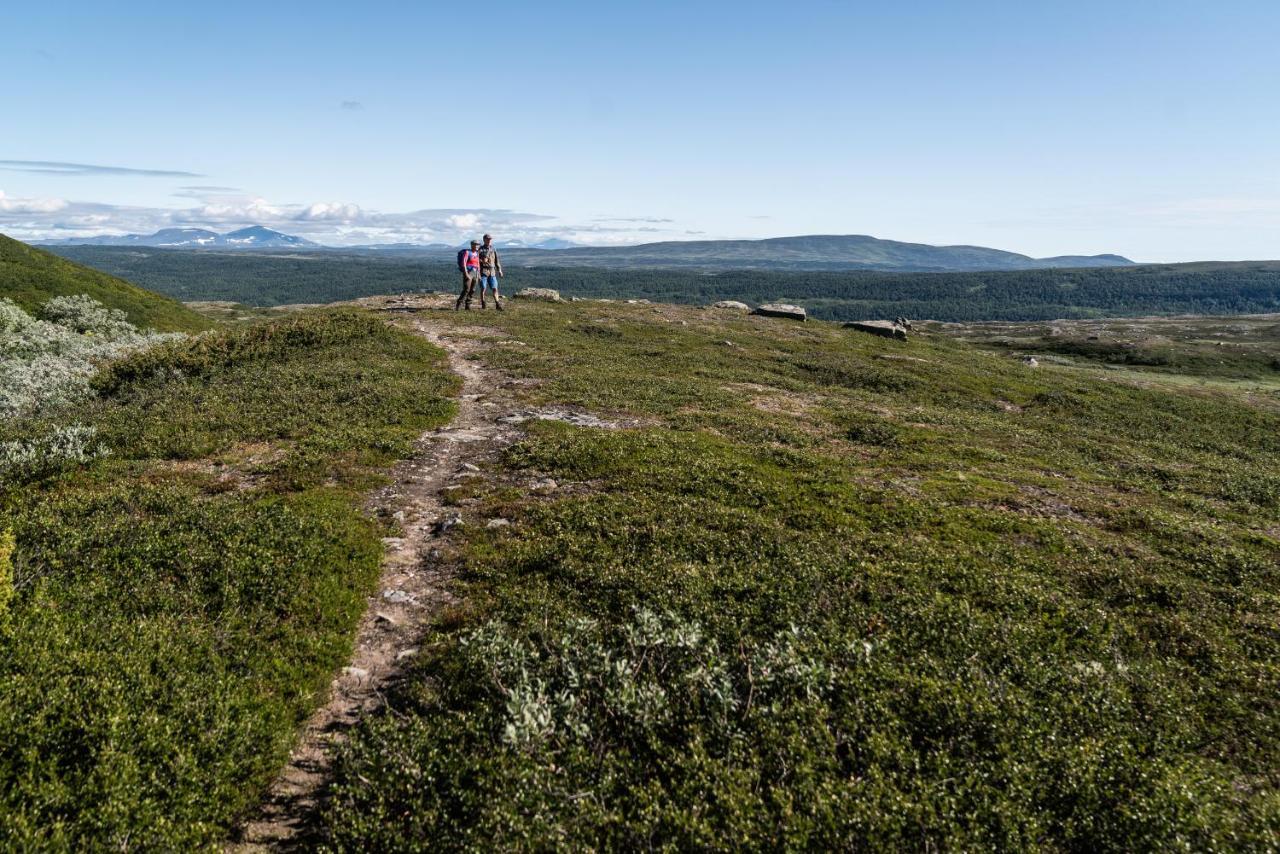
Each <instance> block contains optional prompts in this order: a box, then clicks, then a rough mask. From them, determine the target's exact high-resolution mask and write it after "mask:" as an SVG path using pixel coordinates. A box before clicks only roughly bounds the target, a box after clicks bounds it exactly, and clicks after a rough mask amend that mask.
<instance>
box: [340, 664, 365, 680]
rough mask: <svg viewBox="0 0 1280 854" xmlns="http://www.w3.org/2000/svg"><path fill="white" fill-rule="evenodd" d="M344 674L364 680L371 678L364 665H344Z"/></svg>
mask: <svg viewBox="0 0 1280 854" xmlns="http://www.w3.org/2000/svg"><path fill="white" fill-rule="evenodd" d="M342 675H343V676H350V677H351V678H352V679H359V680H360V681H361V682H363V681H364V680H365V679H368V678H369V671H368V670H365V669H364V668H363V667H344V668H342Z"/></svg>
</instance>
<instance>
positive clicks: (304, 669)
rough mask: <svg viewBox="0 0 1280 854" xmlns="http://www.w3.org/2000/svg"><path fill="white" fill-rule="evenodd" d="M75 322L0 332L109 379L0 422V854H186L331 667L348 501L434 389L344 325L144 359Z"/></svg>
mask: <svg viewBox="0 0 1280 854" xmlns="http://www.w3.org/2000/svg"><path fill="white" fill-rule="evenodd" d="M68 309H70V310H68ZM90 309H91V307H89V306H88V305H87V304H86V303H83V302H78V301H74V300H73V301H71V302H66V301H61V302H51V303H49V304H47V305H45V306H44V307H43V308H42V309H41V316H42V318H43V319H42V320H32V319H30V318H28V319H27V320H23V319H22V317H19V316H18V315H17V314H15V313H14V312H15V310H14V309H13V308H12V307H7V309H6V311H7V313H6V314H5V315H4V316H5V317H6V318H8V323H9V325H7V326H6V327H5V330H4V331H2V332H0V341H3V342H4V346H5V347H6V348H7V349H6V350H5V352H6V354H7V356H12V354H13V353H15V352H21V353H26V354H28V355H30V354H32V353H35V354H36V358H39V357H40V354H46V353H49V352H52V353H54V354H55V355H57V356H58V357H59V358H62V357H66V358H71V357H72V356H75V358H80V356H82V355H84V353H86V352H87V351H86V349H85V348H86V347H88V349H89V350H91V351H92V353H93V358H92V359H91V360H90V361H89V362H88V364H91V365H97V363H98V361H99V358H100V357H103V358H105V357H106V356H108V355H109V356H110V357H111V361H110V362H108V363H107V364H105V365H98V367H97V370H96V373H93V374H92V376H91V378H90V379H89V380H88V382H85V381H84V378H85V376H86V375H87V371H82V370H80V368H79V367H77V368H76V371H77V374H76V376H77V381H76V384H75V389H76V394H75V395H74V397H75V400H74V402H73V401H72V400H71V399H70V398H65V399H64V398H63V397H62V396H45V395H42V394H35V395H34V396H33V397H32V398H31V400H29V401H28V403H31V402H32V401H34V402H35V403H37V404H38V405H35V406H29V405H24V406H22V407H17V408H15V409H13V410H11V411H10V414H9V415H8V417H6V418H4V419H0V459H3V465H4V466H5V469H4V471H3V472H0V686H3V690H0V848H5V849H12V850H51V849H52V850H58V849H64V850H104V849H115V850H189V849H191V848H195V847H199V846H202V845H207V844H210V843H213V842H216V841H217V840H219V839H221V838H223V837H224V835H225V834H226V832H227V829H228V827H229V825H230V824H231V823H232V822H233V821H234V820H235V819H236V818H237V817H238V816H240V815H241V814H243V812H244V811H245V810H247V809H250V808H252V807H253V806H254V804H255V803H256V802H257V799H258V797H259V795H260V793H261V791H262V789H263V787H264V786H265V784H266V783H267V782H268V780H269V779H270V777H271V776H272V775H273V773H274V772H275V770H276V769H277V768H278V767H279V765H280V763H281V761H282V759H283V757H284V755H285V753H286V752H287V750H288V748H289V745H290V743H291V741H292V739H293V736H294V734H295V732H296V729H297V726H298V724H299V722H300V721H301V720H302V719H303V718H304V717H305V716H306V715H307V714H308V712H309V711H310V710H311V709H312V708H313V706H314V705H315V704H316V703H317V702H318V700H319V697H320V696H321V693H322V690H323V689H324V687H325V686H326V685H327V684H328V680H329V679H330V676H331V674H332V672H333V671H334V670H335V669H336V668H338V667H340V666H341V664H342V663H343V662H344V661H345V660H346V659H347V657H348V655H349V653H350V643H351V640H350V638H351V633H352V630H353V627H354V625H355V621H356V619H357V617H358V616H359V614H360V613H361V611H362V610H363V605H364V597H365V595H366V594H367V592H368V590H369V589H370V586H371V585H372V583H373V581H374V579H375V578H376V575H377V572H378V566H379V561H380V557H381V553H382V548H381V543H380V540H379V538H380V536H382V535H383V534H384V533H385V532H384V531H383V530H382V529H381V528H380V526H379V525H378V524H377V523H376V522H375V521H373V520H371V519H369V518H368V517H367V516H366V515H365V514H364V513H362V512H361V510H360V503H361V497H362V496H363V494H364V493H365V491H366V490H367V489H368V488H369V487H370V486H371V485H372V484H374V483H377V482H379V480H380V478H381V474H380V473H381V471H382V470H383V469H384V468H385V467H386V466H387V465H388V464H389V463H390V462H391V461H392V460H393V459H396V458H397V457H399V456H401V455H404V454H406V453H407V452H408V450H409V448H410V442H411V440H412V439H413V438H414V437H416V436H417V435H418V434H419V433H420V432H421V431H422V430H424V429H426V428H428V427H430V426H432V425H437V424H440V423H443V422H444V421H446V420H447V418H448V417H449V415H450V412H451V407H452V404H451V403H450V401H449V397H450V395H452V393H453V392H454V389H455V383H454V381H453V379H452V378H451V377H450V375H449V374H448V373H447V371H446V370H445V369H444V365H443V362H442V359H441V354H440V353H439V351H438V350H436V349H434V348H432V347H430V346H429V345H427V344H425V343H424V342H422V341H421V340H420V339H417V338H414V337H412V336H409V335H406V334H403V333H400V332H397V331H394V330H391V329H389V328H387V327H386V326H385V325H383V324H382V323H380V322H379V321H377V320H374V319H371V318H369V317H368V316H365V315H362V314H358V313H355V312H331V313H310V314H304V315H299V316H296V317H290V318H285V319H279V320H275V321H271V322H268V323H265V324H260V325H252V326H246V327H241V328H236V329H232V330H226V331H215V332H210V333H206V334H204V335H201V336H199V337H195V338H182V339H171V340H167V341H161V342H158V343H157V342H154V341H148V342H145V343H147V344H148V345H149V346H146V347H145V348H142V347H138V346H135V345H137V344H139V343H144V342H139V341H137V340H135V338H134V337H133V336H134V333H132V332H129V331H128V330H126V329H124V328H123V327H122V326H120V327H113V328H114V329H115V330H116V331H115V332H112V333H110V334H104V332H103V326H102V325H101V322H102V321H103V318H104V317H105V318H107V319H108V320H110V321H111V323H115V322H116V321H118V320H119V318H118V317H117V316H116V315H115V314H112V313H110V312H108V313H107V314H106V315H103V314H102V313H101V312H98V310H97V309H92V310H90ZM15 318H16V320H15ZM85 318H91V319H92V320H93V322H92V323H89V324H87V325H86V324H85V323H83V322H82V321H84V320H85ZM15 330H16V331H15ZM42 332H43V333H48V336H47V337H48V338H49V339H50V340H52V341H53V342H55V343H54V344H47V342H46V344H40V345H39V346H35V345H33V344H32V343H31V342H32V341H36V340H37V339H41V336H40V335H39V334H38V333H42ZM72 336H78V338H73V337H72ZM79 338H94V339H97V338H102V339H103V342H104V343H102V345H101V346H102V347H105V348H106V350H101V349H94V348H97V347H99V344H97V343H94V344H92V346H90V345H83V344H82V343H76V341H78V339H79ZM41 340H43V339H41ZM121 341H127V342H129V343H128V346H126V347H124V348H123V349H124V350H128V351H129V352H127V353H126V352H123V350H122V349H116V348H117V345H118V344H119V342H121ZM15 342H16V343H15ZM68 342H70V343H68ZM112 342H115V343H112ZM42 348H43V349H42ZM50 348H52V349H50ZM108 351H109V352H108ZM76 364H77V365H79V364H80V363H76ZM60 387H61V386H59V388H60ZM73 403H74V405H72V404H73Z"/></svg>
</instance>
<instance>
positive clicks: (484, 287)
mask: <svg viewBox="0 0 1280 854" xmlns="http://www.w3.org/2000/svg"><path fill="white" fill-rule="evenodd" d="M488 294H489V277H488V276H486V275H484V274H483V273H481V274H480V308H484V307H485V302H484V298H485V297H486V296H488Z"/></svg>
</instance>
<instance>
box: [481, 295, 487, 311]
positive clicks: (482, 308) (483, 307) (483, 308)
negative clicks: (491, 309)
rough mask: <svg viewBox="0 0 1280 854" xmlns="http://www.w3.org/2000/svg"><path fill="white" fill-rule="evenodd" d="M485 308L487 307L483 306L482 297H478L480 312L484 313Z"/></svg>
mask: <svg viewBox="0 0 1280 854" xmlns="http://www.w3.org/2000/svg"><path fill="white" fill-rule="evenodd" d="M486 307H487V306H485V304H484V297H480V310H481V311H484V310H485V308H486Z"/></svg>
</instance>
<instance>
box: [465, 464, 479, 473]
mask: <svg viewBox="0 0 1280 854" xmlns="http://www.w3.org/2000/svg"><path fill="white" fill-rule="evenodd" d="M462 467H463V469H465V470H466V471H480V466H478V465H476V464H475V463H463V464H462Z"/></svg>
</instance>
